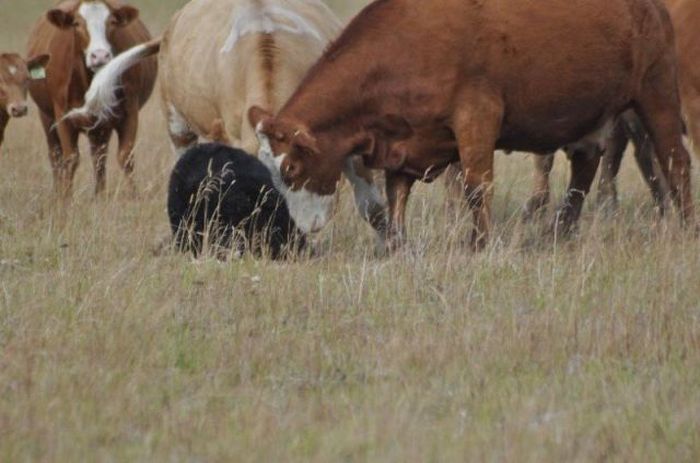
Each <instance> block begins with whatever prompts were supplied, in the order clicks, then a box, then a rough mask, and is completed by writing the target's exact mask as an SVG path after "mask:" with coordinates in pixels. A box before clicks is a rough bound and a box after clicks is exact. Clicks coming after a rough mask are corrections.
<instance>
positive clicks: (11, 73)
mask: <svg viewBox="0 0 700 463" xmlns="http://www.w3.org/2000/svg"><path fill="white" fill-rule="evenodd" d="M48 62H49V56H48V55H39V56H37V57H35V58H32V59H30V60H28V61H25V60H24V59H22V57H21V56H19V55H18V54H16V53H2V54H0V146H2V142H3V140H4V138H5V128H7V123H8V122H9V121H10V118H13V117H24V116H26V115H27V112H28V111H29V108H28V106H27V88H28V87H29V81H30V80H31V79H41V78H43V74H44V67H45V66H46V63H48Z"/></svg>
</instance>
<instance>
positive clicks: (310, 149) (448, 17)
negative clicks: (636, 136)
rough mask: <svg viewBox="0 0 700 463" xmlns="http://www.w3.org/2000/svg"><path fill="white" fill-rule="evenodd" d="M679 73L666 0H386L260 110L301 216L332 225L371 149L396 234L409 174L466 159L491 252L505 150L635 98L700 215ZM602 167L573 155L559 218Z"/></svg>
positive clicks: (271, 152) (566, 216) (479, 228)
mask: <svg viewBox="0 0 700 463" xmlns="http://www.w3.org/2000/svg"><path fill="white" fill-rule="evenodd" d="M533 21H536V24H534V25H533ZM601 31H605V34H601ZM676 73H677V60H676V56H675V53H674V41H673V29H672V25H671V21H670V18H669V16H668V13H667V11H666V10H665V9H664V8H663V6H662V5H661V4H660V2H657V1H655V0H586V1H576V2H565V1H561V0H538V1H537V2H533V1H531V0H489V1H482V0H475V1H464V0H378V1H375V2H374V3H372V4H371V5H370V6H368V7H367V8H366V9H365V10H364V11H363V12H362V13H360V15H358V16H357V17H356V18H355V19H354V20H353V22H352V23H351V24H350V25H349V26H348V27H347V28H346V29H345V31H344V32H343V34H342V35H341V36H340V38H339V39H338V40H337V41H336V42H335V44H334V45H333V46H332V47H330V48H329V49H328V50H327V51H326V53H325V54H324V56H323V57H322V58H321V60H320V61H319V62H318V63H317V64H316V65H315V66H314V67H313V68H312V69H311V71H310V73H309V74H308V75H307V77H306V78H305V80H304V81H303V82H302V84H301V86H300V87H299V88H298V89H297V91H296V92H295V94H294V95H293V96H292V97H291V99H290V100H289V101H288V102H287V104H286V105H285V106H284V107H283V108H282V110H281V111H280V112H279V113H278V114H277V115H276V116H273V115H271V114H269V113H267V112H265V111H264V110H261V109H256V108H253V109H252V110H251V111H250V114H249V115H250V119H251V122H252V123H253V124H254V125H256V126H257V127H258V134H259V137H260V142H261V152H260V156H261V159H262V160H263V161H265V162H267V164H268V167H269V168H270V169H271V171H272V174H273V178H276V180H277V186H279V188H280V189H281V190H282V191H283V192H284V194H285V197H286V199H287V201H288V204H289V208H290V212H291V213H292V216H293V217H294V219H295V221H297V222H304V223H307V224H311V226H310V227H309V228H311V229H318V228H320V227H322V226H323V225H325V223H326V222H327V221H328V219H329V217H330V211H331V206H332V201H331V198H332V196H331V195H332V194H333V192H334V191H335V189H336V184H337V182H338V179H339V177H340V173H341V171H342V170H343V167H344V166H345V165H346V163H347V162H348V161H349V160H350V159H352V158H353V157H354V156H362V157H363V158H364V160H365V163H366V164H367V165H369V166H371V167H374V168H378V169H383V170H385V172H386V173H387V187H388V197H389V202H390V207H391V209H392V217H393V218H394V224H393V227H392V228H393V230H394V231H395V233H398V234H400V233H401V231H402V230H403V224H402V223H398V222H397V220H396V219H397V218H399V217H401V216H402V214H401V213H400V212H399V209H400V208H401V207H403V205H405V201H403V202H402V201H400V199H401V198H403V197H407V196H408V194H409V192H410V188H411V185H412V183H413V182H414V181H415V180H417V179H422V178H423V177H425V176H430V174H431V173H433V172H435V171H439V170H441V169H444V168H446V167H447V166H448V165H449V164H451V163H453V162H455V161H457V160H459V161H461V165H462V172H463V177H464V184H465V191H466V193H467V197H468V199H469V205H470V208H471V209H472V211H473V213H474V218H475V225H476V231H475V233H474V235H473V238H472V240H473V244H474V245H475V247H481V246H483V245H484V244H485V242H486V238H487V237H488V235H489V234H490V231H491V214H490V209H491V197H492V194H493V193H492V192H493V179H494V171H493V168H494V162H493V161H494V151H495V150H496V149H504V150H520V151H532V152H538V153H546V152H550V151H552V150H554V149H556V148H558V147H560V146H564V145H567V144H569V143H572V142H575V141H577V140H580V139H581V138H583V137H584V136H586V135H587V134H591V133H594V132H596V131H597V130H599V129H600V128H602V127H603V126H604V125H605V124H606V123H607V122H609V121H610V120H611V119H613V118H615V117H616V116H617V115H619V114H620V113H622V112H623V111H625V110H627V109H629V108H634V109H635V110H636V112H637V113H638V114H639V115H640V117H641V119H642V120H643V121H644V122H645V124H646V125H647V126H648V128H649V132H650V134H651V137H652V140H653V143H654V145H655V147H656V151H657V153H658V156H659V159H660V161H661V166H662V169H663V170H664V174H665V176H666V177H667V178H668V179H669V183H670V186H671V191H672V195H673V198H674V200H675V201H676V204H677V206H678V207H679V209H680V211H681V215H682V217H683V219H684V220H685V221H686V222H691V221H692V220H693V216H694V211H693V205H692V198H691V192H690V158H689V156H688V152H687V151H686V149H685V148H684V146H683V143H682V125H683V124H682V120H681V117H680V99H679V96H678V86H677V76H676ZM436 146H439V147H441V148H440V150H436V149H434V147H436ZM598 162H599V159H597V157H593V159H589V158H588V157H585V156H582V157H574V159H573V162H572V181H571V185H570V187H569V194H568V195H567V201H566V203H565V204H564V206H563V207H562V209H561V211H560V213H559V215H558V217H559V219H560V221H561V223H562V224H563V225H564V226H565V228H566V227H568V226H570V225H572V224H573V222H575V220H576V219H577V217H578V214H579V212H580V210H581V206H582V204H583V199H584V196H585V195H584V194H583V193H582V192H585V191H588V189H589V188H590V184H591V182H592V181H593V178H594V176H595V173H596V169H597V167H598Z"/></svg>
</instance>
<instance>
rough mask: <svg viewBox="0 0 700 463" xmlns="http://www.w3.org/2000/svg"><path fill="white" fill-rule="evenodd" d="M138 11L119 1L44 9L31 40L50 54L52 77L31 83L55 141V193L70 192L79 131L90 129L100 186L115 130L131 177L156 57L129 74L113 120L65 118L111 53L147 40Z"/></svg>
mask: <svg viewBox="0 0 700 463" xmlns="http://www.w3.org/2000/svg"><path fill="white" fill-rule="evenodd" d="M150 38H151V37H150V34H149V33H148V31H147V30H146V27H145V26H144V25H143V23H142V22H141V21H140V20H139V19H138V10H137V9H136V8H134V7H132V6H129V5H122V4H120V3H118V2H117V1H115V0H85V1H81V0H65V1H62V2H60V3H59V4H58V5H57V6H56V7H55V8H53V9H51V10H49V11H48V12H47V13H46V14H45V15H43V16H42V17H41V18H40V19H39V21H38V22H37V24H36V25H35V27H34V30H33V31H32V33H31V36H30V39H29V46H28V48H29V56H34V55H38V54H42V53H47V54H49V55H51V61H50V63H49V65H48V66H47V69H46V79H45V80H43V81H34V82H33V83H32V84H31V86H30V93H31V95H32V98H33V99H34V101H35V102H36V104H37V106H38V107H39V111H40V113H41V121H42V123H43V126H44V130H45V132H46V139H47V142H48V145H49V158H50V160H51V166H52V168H53V174H54V184H55V187H56V191H57V193H59V194H60V195H62V196H63V197H64V198H67V197H69V196H70V194H71V190H72V183H73V176H74V174H75V171H76V169H77V167H78V158H79V153H78V136H79V134H80V133H86V134H87V136H88V139H89V140H90V149H91V154H92V159H93V164H94V169H95V179H96V186H95V191H96V193H100V192H102V191H103V190H104V188H105V174H106V172H105V164H106V152H107V145H108V143H109V138H110V136H111V134H112V131H114V130H116V132H117V135H118V137H119V149H118V160H119V164H120V165H121V167H122V168H123V169H124V172H125V174H126V176H127V179H128V180H129V183H130V184H131V186H132V188H133V184H132V180H131V174H132V173H133V169H134V163H133V158H132V151H133V148H134V144H135V140H136V131H137V128H138V113H139V109H140V108H141V107H142V106H143V105H144V104H145V103H146V101H147V100H148V98H149V96H150V95H151V92H152V90H153V86H154V83H155V78H156V70H157V64H156V60H155V59H150V60H147V61H144V62H143V63H140V64H139V65H138V66H136V67H134V68H133V69H131V70H130V71H129V72H128V73H127V74H126V75H125V77H124V80H123V86H122V88H121V89H120V104H119V106H118V107H117V108H116V109H115V110H114V112H113V114H112V116H111V117H110V118H109V120H107V121H102V122H100V123H99V124H97V125H95V124H94V122H93V121H89V120H83V121H79V122H76V121H75V120H67V119H66V118H65V116H66V114H68V112H69V111H70V110H71V109H72V108H76V107H79V106H81V105H82V104H83V96H84V94H85V91H86V90H87V89H88V87H89V85H90V82H91V80H92V78H93V76H94V74H95V72H96V71H97V70H99V69H100V68H101V67H102V66H104V65H105V64H107V63H108V62H109V61H110V60H111V59H112V57H113V56H114V55H115V54H116V53H119V52H121V51H123V50H126V49H128V48H130V47H132V46H134V45H136V44H139V43H142V42H145V41H147V40H149V39H150Z"/></svg>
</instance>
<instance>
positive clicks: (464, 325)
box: [0, 0, 700, 462]
mask: <svg viewBox="0 0 700 463" xmlns="http://www.w3.org/2000/svg"><path fill="white" fill-rule="evenodd" d="M5 3H7V0H6V1H5ZM12 3H13V4H14V3H19V2H14V1H12ZM22 3H23V4H24V6H23V7H22V9H21V10H17V11H16V10H14V7H13V8H12V9H10V8H7V7H3V10H2V13H0V14H1V15H2V16H0V26H2V29H0V40H2V43H3V44H8V43H9V44H10V45H11V46H15V47H21V44H22V43H23V41H24V38H23V36H22V34H23V33H24V31H26V27H27V24H29V23H30V22H31V21H30V19H31V18H32V17H33V16H36V15H37V14H38V12H39V11H40V8H41V7H43V6H45V5H47V4H49V3H50V2H48V1H41V2H40V1H26V0H23V2H22ZM139 3H141V4H142V5H143V8H144V9H145V10H146V13H145V16H146V17H147V18H151V21H152V24H155V25H162V23H163V19H164V17H166V16H167V13H166V11H168V10H172V8H173V7H172V5H173V4H174V2H164V1H157V0H151V1H149V2H146V1H143V2H139ZM337 3H339V4H340V3H341V2H337ZM343 5H345V6H346V7H347V6H348V3H343ZM144 121H145V122H144V130H142V133H141V137H140V142H139V146H138V153H137V162H138V164H137V171H138V178H139V184H140V189H141V196H142V197H141V199H140V200H129V199H126V198H124V197H123V196H124V195H121V194H120V193H119V189H120V186H119V179H120V174H119V172H118V168H117V166H116V163H114V162H113V160H112V159H111V160H110V166H109V169H110V170H109V175H110V176H109V195H108V197H107V198H106V199H104V200H94V199H93V198H92V172H91V170H92V169H91V168H90V160H89V156H86V155H85V154H84V155H83V165H82V166H81V168H80V170H79V175H78V178H77V186H78V188H77V194H76V199H75V204H74V207H73V209H72V211H71V215H70V217H69V218H68V219H67V220H65V222H64V223H62V221H61V220H59V217H58V216H57V214H56V209H55V207H54V204H53V203H52V201H51V182H50V179H51V174H50V170H49V163H48V160H47V155H46V149H45V147H44V142H43V138H42V135H41V131H40V128H39V124H38V121H37V120H36V115H35V113H34V117H33V118H31V119H28V120H24V121H21V122H14V123H13V124H12V125H11V126H10V131H9V133H8V138H9V140H8V143H7V144H6V146H4V147H3V148H2V156H1V157H0V168H1V171H2V181H1V182H0V460H2V461H8V462H9V461H12V462H14V461H33V460H39V461H95V460H98V461H102V460H104V461H129V460H137V461H232V460H235V461H589V460H617V461H698V460H699V459H700V388H699V387H698V385H699V384H700V302H698V296H699V295H700V279H698V274H699V273H700V245H699V244H698V241H697V240H696V239H695V238H693V237H690V236H686V235H685V234H684V233H682V232H680V231H679V230H677V229H676V227H675V221H673V220H669V221H666V222H662V223H656V222H655V221H654V220H653V214H652V213H651V210H650V205H649V202H648V198H649V195H648V193H647V192H646V190H645V188H644V187H643V185H642V182H641V180H640V179H639V175H638V174H637V172H636V169H635V168H634V167H633V166H632V165H631V163H630V164H627V165H625V167H624V168H623V172H624V173H623V178H622V181H621V188H620V189H621V191H622V195H623V197H622V207H623V210H622V211H621V214H620V215H619V216H618V217H616V218H615V219H614V220H611V221H606V220H603V219H602V218H600V217H599V215H598V214H596V213H595V210H594V209H593V208H592V207H591V204H589V207H588V209H587V212H586V214H585V215H584V217H583V219H582V223H583V227H582V232H581V235H580V237H579V238H577V239H574V240H572V241H570V242H566V243H558V244H552V243H549V244H547V243H543V242H542V240H541V239H540V238H539V236H538V229H537V227H536V226H526V227H525V226H521V225H519V224H518V223H517V220H516V218H517V216H518V213H519V212H518V211H519V207H520V206H521V204H522V203H523V201H524V197H525V194H526V192H527V190H528V186H529V177H530V163H529V160H528V159H527V157H526V156H524V155H513V156H510V157H506V156H500V157H499V159H498V190H497V204H496V207H495V210H496V221H497V230H498V231H499V236H498V237H497V239H496V240H494V243H493V244H492V246H491V247H490V248H489V249H488V250H487V251H486V252H484V253H481V254H477V255H475V254H472V253H471V252H469V251H468V250H467V248H466V246H464V245H463V244H462V241H463V238H464V237H466V236H467V232H468V230H469V228H468V226H467V225H466V224H464V223H461V221H457V223H454V221H453V220H450V219H449V217H448V216H447V215H446V214H445V213H444V212H443V209H442V204H443V191H442V188H441V187H440V186H439V185H433V186H423V187H420V188H418V189H417V191H416V194H415V197H414V200H413V202H412V206H411V210H410V220H411V224H410V228H411V230H410V234H411V243H410V245H409V247H408V249H407V250H406V251H405V252H403V253H401V254H399V255H396V256H394V257H392V258H389V259H383V260H380V259H375V258H374V257H372V251H373V241H372V236H371V233H370V231H369V230H368V228H367V227H366V226H365V225H364V224H362V223H360V221H359V220H358V218H357V217H356V216H355V214H354V213H353V212H352V208H351V201H350V199H349V198H348V195H347V194H346V195H344V197H343V201H342V204H341V206H340V209H341V210H340V213H339V215H338V217H337V218H336V219H335V221H334V222H333V224H332V226H331V227H330V228H329V229H328V230H326V231H325V232H324V233H323V235H322V236H321V237H319V242H320V244H319V245H320V247H321V248H322V249H323V251H324V252H323V257H321V258H319V259H316V260H312V261H305V262H299V263H293V264H275V263H270V262H264V261H254V260H251V259H244V260H242V261H236V262H231V263H228V264H220V263H217V262H214V261H205V262H199V263H194V262H191V261H190V259H189V258H188V257H186V256H180V255H169V256H163V257H155V256H154V255H153V254H152V249H153V248H154V246H155V245H156V244H157V243H158V241H159V240H160V239H161V238H163V237H164V236H166V235H167V233H168V227H167V221H166V215H165V211H164V209H165V185H166V180H167V175H168V172H169V169H170V167H171V165H172V163H173V158H172V155H171V154H170V152H169V149H168V147H167V142H166V139H165V130H164V128H163V126H162V125H163V123H162V121H161V120H160V117H159V114H158V111H157V105H156V104H152V105H151V106H149V107H148V108H147V110H146V111H145V113H144ZM146 127H147V128H146ZM559 162H560V164H559V165H558V169H557V176H556V182H557V189H558V191H561V189H562V186H563V182H564V180H565V178H566V174H565V167H566V162H565V161H563V160H560V161H559Z"/></svg>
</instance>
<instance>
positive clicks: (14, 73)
mask: <svg viewBox="0 0 700 463" xmlns="http://www.w3.org/2000/svg"><path fill="white" fill-rule="evenodd" d="M7 70H8V71H10V74H12V75H13V76H14V75H16V74H17V68H16V67H15V66H10V67H8V68H7Z"/></svg>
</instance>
